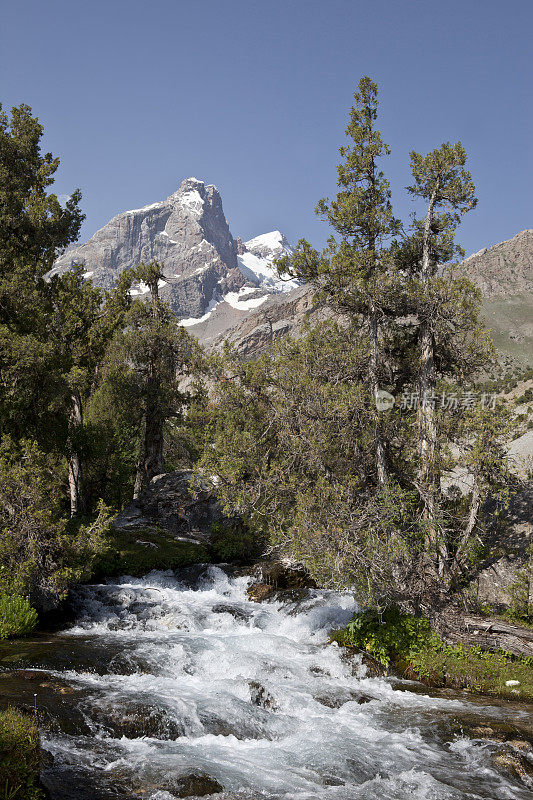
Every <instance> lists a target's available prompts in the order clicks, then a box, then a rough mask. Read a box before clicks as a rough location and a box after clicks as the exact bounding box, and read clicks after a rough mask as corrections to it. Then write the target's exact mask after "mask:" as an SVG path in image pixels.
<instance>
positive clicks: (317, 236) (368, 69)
mask: <svg viewBox="0 0 533 800" xmlns="http://www.w3.org/2000/svg"><path fill="white" fill-rule="evenodd" d="M532 40H533V0H373V1H372V0H368V1H367V2H361V0H320V2H316V0H263V2H258V0H151V2H146V0H144V1H143V2H139V0H106V2H102V0H90V1H89V0H86V2H80V1H79V0H78V2H76V1H74V2H73V1H72V0H69V2H66V1H65V0H4V2H3V3H2V18H1V21H0V79H1V82H0V86H1V87H2V96H1V101H2V104H3V105H4V107H11V106H12V105H15V104H18V103H20V102H25V103H28V104H29V105H31V106H32V107H33V109H34V112H35V113H36V114H37V115H38V117H39V118H40V120H41V122H42V123H43V124H44V126H45V131H46V136H45V147H46V148H47V149H50V150H51V151H52V152H53V153H54V154H55V155H59V156H60V157H61V162H62V163H61V168H60V172H59V176H58V180H57V183H56V191H57V193H58V194H64V193H70V192H71V191H72V190H73V189H74V188H75V187H77V186H79V187H80V188H81V190H82V193H83V208H84V210H85V213H86V214H87V220H86V222H85V224H84V228H83V231H82V238H83V239H86V238H88V237H89V236H90V235H91V234H92V233H93V232H94V231H95V230H96V229H97V228H99V227H101V226H102V225H103V224H104V223H105V222H106V221H107V220H108V219H109V218H110V217H111V216H113V215H114V214H116V213H118V212H119V211H122V210H126V209H128V208H137V207H139V206H142V205H146V204H148V203H151V202H154V201H156V200H158V199H161V198H163V197H166V196H167V195H169V194H170V193H171V192H173V191H174V190H175V189H176V188H177V186H178V184H179V183H180V181H181V180H182V179H183V178H185V177H188V176H196V177H198V178H201V179H203V180H205V181H206V182H208V183H215V184H216V185H217V186H218V187H219V189H220V191H221V193H222V198H223V201H224V209H225V212H226V216H227V218H228V221H229V223H230V226H231V229H232V232H233V234H234V235H235V236H236V235H237V234H241V235H242V236H243V237H244V238H250V237H251V236H254V235H257V234H259V233H262V232H264V231H267V230H271V229H273V228H279V229H280V230H282V231H284V232H285V233H286V235H287V236H288V237H289V239H290V240H292V241H296V240H297V239H298V238H300V236H306V237H307V238H309V239H310V240H311V241H312V242H313V243H315V244H317V245H321V244H322V243H323V242H324V240H325V238H326V235H327V228H326V225H325V223H323V222H321V221H320V220H318V219H317V218H316V217H315V216H314V213H313V209H314V206H315V204H316V202H317V200H318V199H319V198H320V197H322V196H324V195H330V196H331V195H332V194H333V193H334V192H335V188H336V172H335V165H336V163H337V161H338V147H339V146H340V145H341V144H342V143H343V138H344V129H345V127H346V121H347V115H348V109H349V107H350V105H351V101H352V96H353V92H354V90H355V87H356V84H357V82H358V80H359V78H360V77H361V76H362V75H365V74H367V75H370V76H371V77H372V78H374V80H376V81H377V83H378V85H379V87H380V100H381V119H380V123H381V130H382V133H383V137H384V139H385V141H387V142H388V143H389V144H390V146H391V148H392V155H391V156H390V158H389V159H388V160H387V162H386V165H385V170H386V172H387V174H388V176H389V178H390V180H391V183H392V185H393V199H394V203H395V211H396V213H397V214H398V215H401V216H403V217H407V215H408V213H409V211H410V210H411V209H412V203H411V201H410V200H408V199H407V198H406V195H405V192H404V190H403V187H404V186H405V185H406V184H407V183H408V182H409V169H408V163H409V151H410V150H411V149H416V150H418V151H421V152H426V151H427V150H429V149H432V148H434V147H436V146H437V145H439V144H440V143H441V142H442V141H446V140H450V141H456V140H458V139H460V140H461V141H462V142H463V144H464V145H465V147H466V149H467V152H468V153H469V167H470V170H471V172H472V175H473V177H474V180H475V183H476V185H477V189H478V197H479V201H480V202H479V206H478V209H476V210H475V211H474V212H472V213H470V214H469V215H468V216H467V217H466V218H465V221H464V223H463V225H462V228H461V231H460V235H459V241H460V242H461V243H462V244H463V246H464V247H465V249H466V250H467V251H468V252H473V251H475V250H478V249H479V248H481V247H483V246H486V245H490V244H494V243H496V242H498V241H501V240H502V239H505V238H509V237H511V236H513V235H514V234H515V233H517V232H518V231H520V230H523V229H524V228H530V227H533V213H532V211H533V200H532V192H533V180H532V178H533V161H532V142H533V85H532V84H533V80H532V75H533V53H532Z"/></svg>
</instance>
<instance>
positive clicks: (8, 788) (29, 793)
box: [0, 709, 44, 800]
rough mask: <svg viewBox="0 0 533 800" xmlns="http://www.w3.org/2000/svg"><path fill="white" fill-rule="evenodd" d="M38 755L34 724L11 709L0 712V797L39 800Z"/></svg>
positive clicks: (42, 797) (15, 799)
mask: <svg viewBox="0 0 533 800" xmlns="http://www.w3.org/2000/svg"><path fill="white" fill-rule="evenodd" d="M40 763H41V753H40V748H39V733H38V730H37V725H36V723H35V721H34V720H33V719H32V718H31V717H28V716H25V715H23V714H19V713H18V712H17V711H14V710H13V709H8V710H7V711H0V797H1V798H2V800H4V798H5V800H43V799H44V793H43V791H42V789H41V788H40V786H39V770H40Z"/></svg>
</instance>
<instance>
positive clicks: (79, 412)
mask: <svg viewBox="0 0 533 800" xmlns="http://www.w3.org/2000/svg"><path fill="white" fill-rule="evenodd" d="M71 401H72V405H71V407H70V420H69V427H70V433H69V442H70V456H69V461H68V483H69V490H70V516H71V517H75V516H76V515H77V514H79V513H81V512H83V511H84V502H83V469H82V460H81V456H80V453H79V435H80V432H81V429H82V427H83V407H82V404H81V398H80V396H79V394H78V393H77V392H74V394H73V395H72V398H71Z"/></svg>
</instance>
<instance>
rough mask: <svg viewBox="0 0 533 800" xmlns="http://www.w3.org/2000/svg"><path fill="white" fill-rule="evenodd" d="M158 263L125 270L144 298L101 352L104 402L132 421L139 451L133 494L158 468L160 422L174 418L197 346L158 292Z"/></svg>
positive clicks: (183, 397)
mask: <svg viewBox="0 0 533 800" xmlns="http://www.w3.org/2000/svg"><path fill="white" fill-rule="evenodd" d="M161 277H162V265H161V264H159V263H158V262H156V261H153V262H151V263H150V264H144V263H142V264H140V265H139V267H138V268H136V269H134V270H132V271H131V272H130V274H129V279H130V280H135V281H139V282H141V283H143V284H145V285H146V286H147V287H148V289H149V298H148V299H147V300H141V299H139V298H135V299H134V300H133V302H132V303H131V307H130V309H129V311H128V313H127V315H126V318H125V326H124V328H123V329H121V330H117V332H116V334H115V337H114V339H113V341H112V343H111V345H110V348H109V350H108V353H107V355H106V364H105V367H104V383H103V386H102V387H101V390H102V391H103V392H104V393H106V394H107V396H108V398H109V399H108V402H110V403H112V404H113V405H114V406H115V407H116V409H117V410H118V411H119V412H120V413H123V414H127V415H128V416H129V418H130V421H131V419H134V420H135V422H136V426H137V429H138V430H139V433H140V440H141V441H140V452H139V457H138V461H137V465H136V477H135V486H134V498H137V497H138V496H139V495H140V493H141V491H142V489H143V488H144V487H145V486H146V485H147V484H148V483H149V482H150V481H151V479H152V478H153V477H154V476H155V475H159V474H161V473H162V472H163V469H164V438H163V434H164V425H165V423H166V422H167V420H169V419H171V418H173V417H174V418H176V417H177V418H179V417H180V415H181V413H182V411H183V409H184V406H185V405H186V401H187V393H186V392H185V391H184V390H183V389H181V388H180V380H181V379H183V378H185V377H186V376H187V375H189V374H190V372H191V371H192V369H193V367H194V365H195V364H196V363H197V360H198V359H199V358H200V355H199V353H200V349H199V347H198V345H197V344H196V342H195V340H194V339H193V338H192V337H191V336H189V334H188V333H187V332H186V330H185V329H184V328H183V327H181V326H180V325H179V323H178V320H177V318H176V316H175V314H174V313H173V312H172V311H171V309H170V308H169V307H168V306H167V305H166V304H165V303H163V302H162V301H161V299H160V297H159V289H158V286H159V281H160V280H161Z"/></svg>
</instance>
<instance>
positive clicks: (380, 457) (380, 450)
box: [368, 303, 387, 487]
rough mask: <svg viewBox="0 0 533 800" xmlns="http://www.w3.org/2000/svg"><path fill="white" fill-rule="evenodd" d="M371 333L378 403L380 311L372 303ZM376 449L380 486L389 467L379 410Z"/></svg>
mask: <svg viewBox="0 0 533 800" xmlns="http://www.w3.org/2000/svg"><path fill="white" fill-rule="evenodd" d="M368 327H369V333H370V369H369V372H370V387H371V392H372V396H373V398H374V403H375V404H376V411H377V400H378V391H379V374H378V364H379V333H378V313H377V309H376V307H375V305H374V304H373V303H372V305H371V306H370V314H369V325H368ZM374 450H375V458H376V475H377V479H378V485H379V486H380V487H382V486H385V485H386V484H387V468H386V464H385V448H384V446H383V436H382V434H381V420H380V418H379V412H378V411H377V413H376V422H375V427H374Z"/></svg>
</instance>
